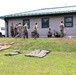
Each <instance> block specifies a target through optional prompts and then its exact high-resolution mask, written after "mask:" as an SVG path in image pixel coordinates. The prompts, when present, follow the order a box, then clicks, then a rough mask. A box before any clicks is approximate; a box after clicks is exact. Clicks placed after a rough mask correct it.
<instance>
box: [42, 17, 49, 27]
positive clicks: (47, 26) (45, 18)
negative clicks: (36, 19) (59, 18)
mask: <svg viewBox="0 0 76 75" xmlns="http://www.w3.org/2000/svg"><path fill="white" fill-rule="evenodd" d="M44 19H48V25H47V27H44V23H43V20H44ZM41 22H42V26H41V28H49V18H42V19H41Z"/></svg>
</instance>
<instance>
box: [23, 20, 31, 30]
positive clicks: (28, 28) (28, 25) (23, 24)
mask: <svg viewBox="0 0 76 75" xmlns="http://www.w3.org/2000/svg"><path fill="white" fill-rule="evenodd" d="M25 21H28V29H30V19H23V26H24V25H25V23H26V22H25Z"/></svg>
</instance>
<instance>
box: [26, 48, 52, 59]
mask: <svg viewBox="0 0 76 75" xmlns="http://www.w3.org/2000/svg"><path fill="white" fill-rule="evenodd" d="M50 52H51V51H49V50H40V49H36V50H34V51H32V52H30V53H27V54H25V56H29V57H39V58H41V57H44V56H46V55H47V54H48V53H50Z"/></svg>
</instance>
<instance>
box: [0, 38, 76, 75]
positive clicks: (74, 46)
mask: <svg viewBox="0 0 76 75" xmlns="http://www.w3.org/2000/svg"><path fill="white" fill-rule="evenodd" d="M12 41H14V42H15V44H13V45H12V46H11V47H10V48H9V49H7V50H4V51H1V52H0V74H1V75H76V38H72V39H69V38H38V39H36V40H35V39H33V38H29V39H22V38H18V39H14V38H0V43H10V42H12ZM36 48H39V49H46V50H51V53H49V54H48V55H47V56H45V57H43V58H37V57H26V56H24V54H25V53H28V52H30V51H33V50H34V49H36ZM17 49H21V50H22V51H23V54H20V55H15V56H5V55H4V54H5V53H9V52H12V51H13V50H17Z"/></svg>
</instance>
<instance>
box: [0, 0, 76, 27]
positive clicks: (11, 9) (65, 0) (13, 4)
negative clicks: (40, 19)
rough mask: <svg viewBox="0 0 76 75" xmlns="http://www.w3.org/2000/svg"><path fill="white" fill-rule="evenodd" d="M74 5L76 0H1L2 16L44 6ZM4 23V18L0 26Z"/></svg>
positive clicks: (0, 14) (0, 13)
mask: <svg viewBox="0 0 76 75" xmlns="http://www.w3.org/2000/svg"><path fill="white" fill-rule="evenodd" d="M73 5H76V1H75V0H0V16H3V15H7V14H13V13H19V12H26V11H31V10H36V9H42V8H53V7H63V6H73ZM4 25H5V23H4V20H0V26H4Z"/></svg>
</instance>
